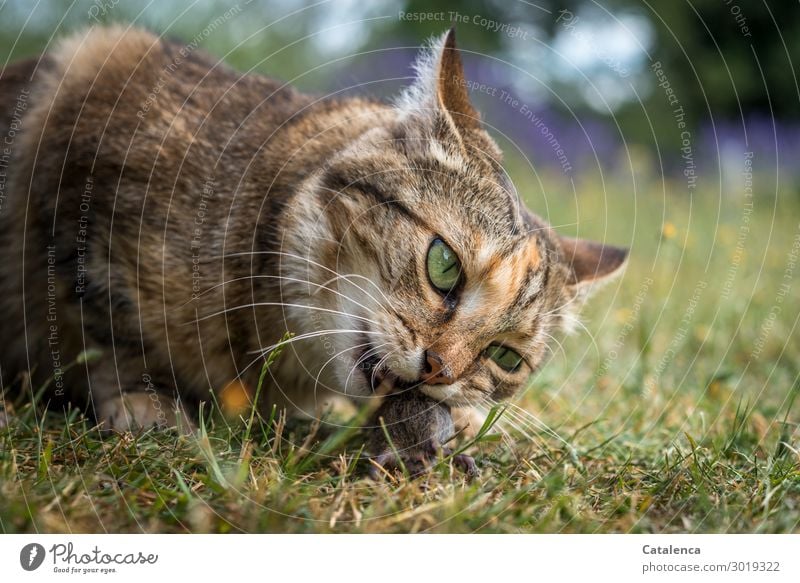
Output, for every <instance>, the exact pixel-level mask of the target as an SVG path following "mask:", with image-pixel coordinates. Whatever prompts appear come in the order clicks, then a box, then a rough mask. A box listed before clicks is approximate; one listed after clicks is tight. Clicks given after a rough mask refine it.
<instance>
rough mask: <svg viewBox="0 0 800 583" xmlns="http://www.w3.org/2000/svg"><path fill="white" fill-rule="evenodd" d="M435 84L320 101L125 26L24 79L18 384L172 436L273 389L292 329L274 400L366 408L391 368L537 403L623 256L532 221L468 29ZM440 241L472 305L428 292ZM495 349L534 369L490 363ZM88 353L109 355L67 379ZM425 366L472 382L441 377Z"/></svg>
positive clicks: (13, 374)
mask: <svg viewBox="0 0 800 583" xmlns="http://www.w3.org/2000/svg"><path fill="white" fill-rule="evenodd" d="M417 70H418V76H419V77H418V79H417V81H416V83H415V84H414V85H413V86H412V87H410V88H409V89H408V90H407V91H406V92H405V93H404V94H403V95H402V96H401V97H400V98H399V99H398V100H396V101H395V102H394V103H383V102H378V101H373V100H368V99H357V98H348V99H341V100H337V99H330V98H316V97H314V96H309V95H304V94H302V93H299V92H298V91H296V90H295V89H293V88H291V87H288V86H285V85H283V84H281V83H280V82H278V81H274V80H271V79H267V78H264V77H260V76H254V75H241V74H239V73H237V72H235V71H233V70H231V69H229V68H228V67H226V66H225V65H224V64H221V63H218V62H216V61H214V60H213V59H211V58H210V57H207V56H205V55H202V54H200V53H198V52H192V51H186V50H185V49H184V48H183V47H181V46H180V45H178V44H175V43H172V42H168V41H164V40H161V39H159V38H156V37H155V36H153V35H151V34H150V33H148V32H145V31H142V30H138V29H126V28H123V27H121V26H116V27H109V28H95V29H92V30H91V31H89V32H87V33H84V34H81V35H77V36H74V37H70V38H68V39H65V40H64V41H62V42H61V43H60V45H59V46H58V47H57V48H55V49H54V50H52V51H51V52H50V53H48V54H46V55H45V56H43V57H42V58H41V59H39V60H38V61H29V62H25V63H20V64H17V65H14V66H13V67H10V68H8V69H6V70H5V71H3V73H2V76H0V98H2V103H3V107H4V112H3V113H4V115H3V117H2V118H0V123H2V124H3V125H2V128H3V129H4V130H6V132H7V133H8V131H10V128H11V124H12V122H13V120H12V118H13V111H14V104H15V103H16V102H17V101H18V99H17V98H18V96H19V95H21V94H29V95H30V103H29V104H28V106H27V108H26V110H25V112H24V115H23V118H22V131H20V132H17V134H16V136H15V139H14V140H13V149H12V158H11V165H10V174H9V178H8V182H7V184H6V185H5V186H6V193H5V194H6V200H5V201H4V205H3V206H2V207H0V222H2V225H0V227H2V228H1V229H0V237H2V242H1V243H2V246H3V249H4V252H5V255H6V260H5V261H4V262H3V264H2V267H0V269H2V272H3V274H2V275H3V277H2V281H0V287H1V288H2V289H0V295H1V296H2V299H1V300H0V302H2V303H1V304H0V314H2V316H3V317H4V320H5V325H4V326H3V327H2V329H0V342H2V345H3V346H4V350H3V352H2V354H0V367H2V375H3V382H4V384H6V385H7V384H8V383H11V382H12V381H13V380H14V379H15V378H17V377H18V376H19V374H21V373H31V374H32V376H33V380H34V382H42V381H44V380H45V379H47V378H48V377H51V376H52V375H53V374H54V371H55V372H56V374H57V375H58V377H59V380H60V382H59V386H63V387H65V391H64V398H65V399H70V398H71V399H76V398H85V397H86V396H87V395H89V394H90V395H91V397H92V402H93V404H94V407H95V410H96V412H97V414H98V417H99V418H100V420H101V421H104V422H105V423H106V426H112V427H118V428H126V427H129V426H131V425H133V424H150V423H159V422H164V423H171V422H173V420H174V415H172V414H170V415H163V411H165V410H167V411H171V412H174V411H175V410H176V409H177V405H176V402H178V401H181V402H183V403H187V404H188V405H189V407H187V408H189V409H192V408H194V406H196V404H197V402H198V401H202V400H208V399H209V398H210V397H209V391H210V390H218V389H220V388H221V387H223V386H224V385H225V384H226V383H228V382H229V381H230V380H231V379H234V378H240V379H242V380H243V381H244V382H245V384H248V385H250V386H253V385H254V384H255V382H256V378H257V374H258V369H259V368H260V367H259V363H260V361H261V356H260V355H261V354H262V353H264V352H266V351H267V350H268V349H269V348H270V347H271V346H272V345H274V344H275V343H277V342H278V341H279V340H280V338H281V337H282V336H283V334H284V332H285V331H287V330H288V331H291V332H292V333H294V334H295V341H294V342H293V343H291V344H289V345H288V346H287V347H286V348H285V351H284V354H283V355H282V357H281V359H280V360H279V362H278V364H277V365H276V367H275V369H274V370H273V371H272V374H271V375H270V379H269V380H268V385H269V386H268V387H267V392H266V398H265V401H264V402H265V403H268V404H279V405H288V406H290V407H292V408H295V409H299V410H306V411H312V410H313V409H314V408H315V407H316V406H318V405H319V403H320V401H321V400H322V399H327V397H328V396H330V395H331V394H344V395H347V396H348V397H351V398H355V399H358V398H360V397H365V396H369V395H371V394H372V391H373V385H372V384H371V383H370V382H369V376H370V375H369V374H364V371H363V370H362V368H361V367H359V366H358V365H359V362H360V361H361V362H363V361H365V359H367V358H368V357H369V356H370V354H374V355H376V356H377V357H378V358H380V360H381V362H380V366H379V367H374V368H372V369H370V371H369V372H370V373H376V371H378V372H379V374H381V375H382V376H385V377H386V378H388V379H395V380H394V381H391V380H390V381H389V382H390V383H391V382H394V383H395V384H396V385H398V386H399V385H400V384H402V385H403V386H410V385H417V386H418V387H419V389H420V390H422V391H423V392H424V393H426V394H427V395H429V396H430V397H433V398H435V399H438V400H441V401H444V402H446V403H447V404H448V405H453V406H468V405H476V404H480V403H484V402H486V401H487V400H497V399H504V398H507V397H509V396H510V395H512V394H514V393H515V392H516V391H518V390H519V389H520V388H521V387H522V386H523V385H524V384H525V382H526V379H527V378H528V377H529V376H530V374H531V373H532V372H533V371H534V370H535V369H536V368H537V367H538V366H539V365H540V363H541V362H542V359H543V357H544V355H545V353H546V350H547V339H548V337H549V336H550V335H551V334H553V333H554V332H555V331H556V330H557V329H559V328H561V327H562V325H563V323H564V322H565V320H566V319H567V318H568V316H569V314H570V313H571V311H572V310H573V308H574V307H576V306H577V305H579V303H580V301H582V299H583V298H584V297H585V296H586V292H587V290H588V289H590V287H591V286H592V285H593V284H594V283H596V282H598V281H600V280H603V279H605V278H607V277H608V276H609V275H611V274H613V273H615V272H617V271H618V270H619V268H620V266H621V265H622V264H623V262H624V259H625V252H624V251H623V250H620V249H617V248H613V247H608V246H602V245H594V244H590V243H588V242H583V241H572V240H566V239H563V238H561V237H559V236H558V235H557V234H556V233H555V232H554V231H553V230H552V229H551V228H549V227H548V226H547V225H546V224H545V223H544V222H543V221H542V220H541V219H539V218H537V217H536V216H535V215H533V214H532V213H530V212H529V211H528V210H526V209H525V208H524V207H523V206H522V204H521V203H520V201H519V199H518V197H517V195H516V193H515V191H514V190H513V188H512V187H511V186H510V181H509V180H508V178H507V177H506V176H505V174H504V172H503V169H502V166H501V155H500V151H499V149H498V147H497V146H496V144H495V143H494V142H493V140H492V139H491V138H490V136H489V135H488V134H487V133H486V132H485V131H484V130H483V129H482V127H481V125H480V119H479V116H478V114H477V112H475V111H474V110H473V109H472V106H471V105H470V104H469V99H468V96H467V94H466V91H465V89H464V87H465V83H464V82H463V71H462V68H461V63H460V59H459V57H458V52H457V50H456V48H455V40H454V35H453V33H452V31H451V32H449V33H447V34H446V35H444V36H442V37H441V38H440V39H437V40H435V41H434V42H433V43H432V44H431V46H430V47H429V48H428V49H427V50H426V51H424V52H423V55H422V57H421V58H420V61H419V63H418V67H417ZM81 233H83V234H84V235H85V243H84V242H82V241H81V240H80V239H81ZM434 237H440V238H442V239H443V240H445V241H446V242H447V243H448V244H449V245H450V246H451V247H452V249H454V250H455V251H456V253H457V254H458V256H459V257H460V259H461V261H462V264H463V269H464V283H463V285H462V286H461V288H460V289H459V290H458V294H457V297H456V296H452V297H448V298H446V299H444V298H442V296H441V294H439V293H438V292H436V291H435V290H434V289H433V288H432V286H431V285H430V283H429V281H428V278H427V274H426V270H425V256H426V252H427V249H428V247H429V245H430V242H431V240H432V239H433V238H434ZM51 316H52V318H51ZM496 342H502V343H506V344H507V345H509V346H512V347H513V348H514V349H515V350H517V351H518V352H519V353H520V354H522V355H523V356H524V357H525V365H524V366H523V367H522V368H521V370H519V371H518V372H516V373H506V372H503V371H502V370H501V369H499V368H498V367H497V365H495V364H494V363H493V362H491V361H489V360H487V359H486V358H485V357H484V356H483V353H484V350H485V348H486V347H487V346H488V345H489V344H491V343H496ZM88 348H97V349H100V350H102V351H103V357H102V358H101V359H99V360H97V361H94V362H91V363H88V364H86V365H81V366H77V367H73V368H71V369H70V370H68V371H63V370H60V369H59V366H57V363H59V365H60V367H61V368H63V367H64V366H65V365H66V364H67V363H68V362H70V361H72V360H73V359H75V357H76V356H77V355H78V354H79V353H80V352H81V351H83V350H85V349H88ZM426 349H429V350H435V351H436V352H437V353H438V354H440V355H441V357H442V358H443V360H444V363H445V365H446V366H447V367H448V369H449V371H450V372H451V373H452V374H453V376H454V377H455V378H456V379H457V380H456V381H455V382H454V383H452V384H449V385H428V384H425V383H423V382H421V380H420V379H421V370H422V368H423V366H424V362H423V361H424V354H425V350H426ZM365 350H371V351H374V352H367V353H366V354H365ZM54 351H57V359H56V357H54ZM61 373H63V376H61ZM144 395H146V396H147V397H148V398H150V400H151V401H152V402H153V403H158V404H159V407H155V408H154V407H150V409H148V406H147V401H146V400H144V399H143V396H144ZM126 399H127V401H126ZM137 399H138V400H137ZM131 403H136V407H134V406H133V405H131ZM161 405H163V406H161ZM125 406H127V407H128V410H127V411H126V410H125ZM156 409H159V411H156ZM159 412H160V413H162V416H160V417H159Z"/></svg>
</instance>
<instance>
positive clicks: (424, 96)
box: [399, 28, 481, 131]
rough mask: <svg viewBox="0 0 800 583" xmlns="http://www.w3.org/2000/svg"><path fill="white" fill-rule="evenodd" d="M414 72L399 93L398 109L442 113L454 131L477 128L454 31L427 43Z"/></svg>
mask: <svg viewBox="0 0 800 583" xmlns="http://www.w3.org/2000/svg"><path fill="white" fill-rule="evenodd" d="M414 69H415V70H416V72H417V78H416V80H415V81H414V83H413V85H411V86H410V87H408V88H407V89H406V91H405V92H404V93H403V95H402V97H401V99H400V102H399V105H400V107H401V108H405V109H409V110H414V111H417V112H422V113H423V114H424V113H425V112H427V113H429V114H431V113H436V112H441V113H444V114H445V115H446V117H447V119H448V120H449V121H450V122H451V123H452V124H453V125H454V126H455V128H456V129H457V130H458V131H465V130H475V129H481V117H480V114H479V113H478V111H477V110H476V109H475V108H474V107H473V106H472V103H471V102H470V99H469V92H468V91H467V80H466V78H465V77H464V66H463V64H462V63H461V55H460V54H459V51H458V48H457V47H456V31H455V28H451V29H450V30H448V31H447V32H446V33H445V34H443V35H442V36H440V37H438V38H435V39H434V40H433V41H431V43H430V47H429V48H428V49H427V50H426V51H425V52H423V53H422V54H421V55H420V57H419V58H418V59H417V61H416V63H415V64H414Z"/></svg>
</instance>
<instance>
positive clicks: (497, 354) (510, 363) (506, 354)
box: [484, 344, 522, 372]
mask: <svg viewBox="0 0 800 583" xmlns="http://www.w3.org/2000/svg"><path fill="white" fill-rule="evenodd" d="M484 354H485V355H486V358H490V359H492V360H493V361H494V362H495V363H496V364H497V366H499V367H500V368H502V369H503V370H505V371H507V372H516V371H518V370H519V367H520V366H521V365H522V357H521V356H520V355H519V354H518V353H517V352H515V351H513V350H511V349H510V348H508V347H507V346H501V345H500V344H492V345H490V346H489V348H487V349H486V350H485V351H484Z"/></svg>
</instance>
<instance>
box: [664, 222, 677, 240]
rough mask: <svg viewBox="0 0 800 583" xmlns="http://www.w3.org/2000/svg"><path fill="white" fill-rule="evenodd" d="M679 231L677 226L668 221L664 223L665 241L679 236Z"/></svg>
mask: <svg viewBox="0 0 800 583" xmlns="http://www.w3.org/2000/svg"><path fill="white" fill-rule="evenodd" d="M677 232H678V230H677V229H676V228H675V225H673V224H672V223H670V222H669V221H667V222H666V223H664V226H663V227H661V236H662V237H664V238H665V239H672V238H673V237H675V235H676V234H677Z"/></svg>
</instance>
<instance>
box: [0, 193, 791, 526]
mask: <svg viewBox="0 0 800 583" xmlns="http://www.w3.org/2000/svg"><path fill="white" fill-rule="evenodd" d="M650 182H651V183H652V184H650V183H647V184H648V185H647V186H646V187H644V188H643V189H642V190H641V191H640V192H638V193H636V195H635V196H634V195H623V194H614V195H609V196H603V193H602V192H598V191H597V188H596V187H595V186H592V184H596V183H597V182H596V181H590V180H588V179H587V180H586V183H585V184H583V183H582V184H578V185H576V190H577V192H580V193H582V194H580V195H579V196H577V197H576V196H574V195H573V194H572V191H571V190H570V189H566V188H564V189H563V191H560V190H559V188H558V184H559V183H563V180H562V181H560V182H559V181H552V183H553V184H554V186H553V187H552V188H550V189H549V190H548V196H547V199H546V200H545V199H544V198H543V195H541V193H539V194H537V193H536V192H535V191H533V190H531V191H529V192H528V196H529V198H530V199H531V201H532V205H533V206H534V208H537V209H539V210H543V209H545V208H546V209H547V212H546V213H543V214H546V216H547V218H548V219H549V220H551V222H552V223H553V224H556V225H568V224H570V223H574V222H575V221H576V217H577V218H578V219H580V224H581V231H580V232H581V234H582V235H585V236H594V237H603V231H604V230H607V232H608V233H614V237H613V240H614V241H615V242H619V243H625V242H626V238H627V237H630V238H631V240H632V246H633V250H634V252H633V257H632V259H631V264H630V266H629V268H628V270H627V272H626V274H625V276H624V277H623V279H622V280H620V281H619V282H618V284H615V285H612V286H610V287H609V288H607V289H606V290H604V291H602V292H600V293H599V295H598V296H597V297H596V298H595V301H594V302H593V303H592V304H591V306H590V308H589V309H588V310H587V312H586V316H587V318H586V329H585V330H582V331H580V332H579V333H577V334H575V335H573V336H570V337H568V338H565V339H563V341H562V342H561V346H560V347H557V349H556V351H555V353H554V355H553V357H552V358H551V360H550V362H549V363H548V364H547V366H546V367H545V368H544V370H543V371H542V372H541V373H540V374H539V375H538V376H537V377H536V378H534V379H533V380H532V383H531V386H530V388H529V389H528V390H527V391H526V393H525V394H524V395H521V396H520V398H519V399H517V400H516V401H515V403H514V405H513V406H511V407H509V408H508V409H507V410H505V411H504V412H502V414H501V415H500V421H499V423H498V426H500V427H502V428H503V430H504V431H505V432H506V434H500V435H498V434H494V433H486V434H484V435H482V436H481V437H480V438H479V439H478V440H477V441H476V442H475V443H473V444H472V445H471V446H470V447H469V450H470V451H471V452H472V453H473V455H474V456H475V458H476V460H477V462H478V465H479V467H480V468H481V472H482V473H481V476H480V478H479V479H477V480H475V481H473V482H471V483H469V482H467V481H466V480H465V479H464V477H463V475H461V474H460V473H459V472H458V471H457V470H454V469H452V468H451V467H450V465H449V464H448V463H444V464H442V465H440V466H439V467H437V468H436V469H435V470H434V471H432V472H431V473H430V474H428V475H426V476H423V477H421V478H418V479H414V480H411V479H404V478H395V479H385V480H383V481H379V482H374V481H372V480H370V479H369V478H367V477H366V468H367V464H366V463H365V461H364V460H363V459H360V458H361V456H360V453H361V452H360V446H361V441H360V436H359V434H358V431H356V430H352V429H330V428H331V427H332V426H333V425H332V424H328V423H326V422H323V423H321V424H310V423H302V422H293V421H291V420H287V419H286V417H285V416H284V415H283V414H282V413H281V412H279V411H273V414H272V415H271V416H270V417H269V418H266V419H260V418H258V417H255V418H253V419H250V418H248V417H247V416H245V418H244V419H241V420H238V421H235V422H231V421H226V420H224V419H223V418H222V417H221V416H220V415H219V414H217V413H216V412H215V411H214V410H213V407H212V410H210V411H206V413H207V415H206V418H207V419H208V422H207V424H206V425H205V426H204V430H203V431H202V433H201V435H200V437H199V438H196V437H181V436H178V435H176V434H173V433H169V432H150V433H146V434H142V435H130V434H128V435H120V436H114V437H110V438H106V439H102V438H101V437H100V436H99V435H98V433H97V432H96V431H94V430H93V429H92V426H91V422H90V421H88V420H87V419H85V418H84V417H83V416H82V414H81V412H80V411H78V410H75V409H73V410H70V411H67V412H66V413H64V412H52V411H49V412H48V411H45V410H44V408H43V407H42V406H41V405H37V406H32V405H31V403H27V402H25V400H24V399H18V400H17V401H16V402H15V403H14V411H15V412H14V415H13V417H12V420H11V423H10V425H9V427H8V428H7V429H3V430H0V530H2V531H4V532H30V531H46V532H53V531H57V532H64V531H67V532H86V531H92V532H94V531H98V532H128V531H134V532H139V531H146V532H187V531H191V532H239V531H246V532H255V531H259V532H422V531H425V532H475V531H479V532H510V533H520V532H582V533H595V532H795V531H797V530H798V524H799V523H800V454H799V453H798V451H800V431H798V417H799V414H798V407H800V405H799V404H798V403H797V402H796V401H797V399H796V396H797V393H798V391H800V382H799V381H798V374H800V373H799V371H800V350H798V349H799V348H800V346H798V344H799V343H800V341H799V340H798V337H799V335H798V334H797V321H798V315H799V314H800V306H799V305H798V302H797V301H796V298H797V290H798V285H797V283H796V282H793V279H794V278H795V277H796V276H797V275H800V274H796V273H794V271H793V270H794V269H795V268H794V267H791V255H790V250H791V247H792V244H793V242H794V241H795V240H796V238H797V237H798V236H800V231H799V230H798V225H797V217H798V216H800V213H798V210H800V209H798V206H800V205H798V204H797V203H796V201H797V196H796V193H788V194H787V193H782V195H781V197H780V198H779V199H778V201H777V202H776V200H775V199H774V198H773V197H771V196H770V195H769V194H765V193H759V194H758V196H757V197H756V199H755V204H754V207H753V213H752V215H747V216H748V219H749V220H747V219H744V218H743V217H744V216H745V215H746V213H745V212H744V211H743V208H744V207H743V204H742V201H740V200H739V199H737V198H736V197H735V195H734V196H732V197H731V198H729V199H725V200H723V201H721V202H720V201H718V200H716V199H715V198H714V197H713V196H711V195H707V196H705V197H701V196H695V197H694V200H692V199H690V198H688V196H684V195H673V196H670V195H663V193H662V191H661V188H662V185H661V184H660V183H658V182H657V181H650ZM607 184H609V185H610V186H613V188H609V192H611V191H612V190H613V191H615V192H626V188H627V189H629V186H626V185H625V184H624V183H622V181H621V180H620V181H619V184H613V185H611V183H610V182H608V183H607ZM667 186H668V187H670V186H675V187H676V188H679V185H667ZM745 223H746V224H747V226H748V227H749V231H747V236H746V237H745V240H744V243H743V244H742V245H740V247H739V248H737V244H738V243H739V236H740V234H742V233H744V231H743V230H742V225H743V224H745ZM562 230H563V231H565V232H568V231H570V227H565V228H564V229H562ZM648 282H649V283H648ZM782 284H788V285H789V286H790V288H791V289H790V292H788V295H787V294H786V293H784V295H781V294H782V293H783V292H782V291H781V290H782V289H783V290H784V292H785V288H781V285H782ZM781 298H782V299H781ZM498 413H500V412H499V411H498ZM331 415H332V414H331ZM330 420H335V421H337V422H338V421H340V420H338V419H334V418H331V419H330ZM323 421H327V419H326V420H323Z"/></svg>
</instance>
